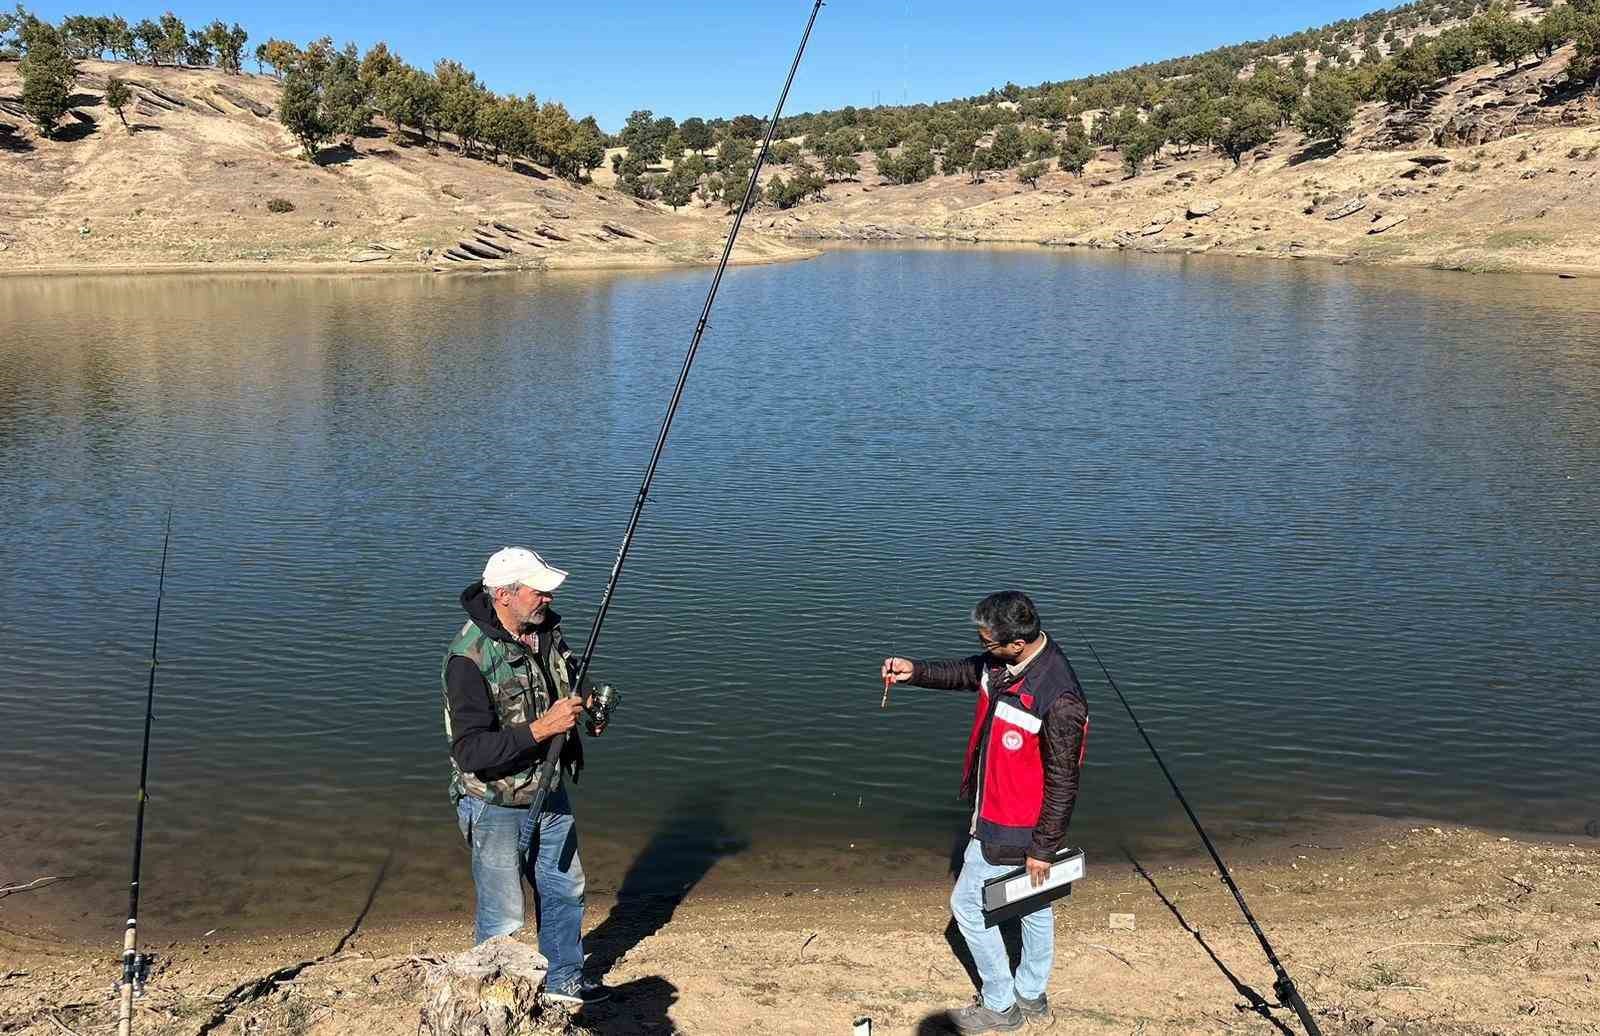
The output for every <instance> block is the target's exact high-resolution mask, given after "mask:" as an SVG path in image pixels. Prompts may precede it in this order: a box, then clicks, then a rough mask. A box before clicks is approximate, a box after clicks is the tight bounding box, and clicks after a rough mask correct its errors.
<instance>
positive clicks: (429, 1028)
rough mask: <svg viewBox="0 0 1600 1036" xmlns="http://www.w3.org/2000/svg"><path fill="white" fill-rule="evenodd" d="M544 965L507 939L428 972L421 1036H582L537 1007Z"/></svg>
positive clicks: (562, 1015) (552, 1010) (566, 1020)
mask: <svg viewBox="0 0 1600 1036" xmlns="http://www.w3.org/2000/svg"><path fill="white" fill-rule="evenodd" d="M545 970H546V968H545V959H544V957H542V956H540V954H539V952H538V951H537V950H535V949H534V948H533V947H531V946H526V945H524V944H522V943H520V942H517V941H516V940H515V939H513V938H511V937H510V936H509V935H501V936H497V937H495V938H493V939H490V940H489V941H488V942H486V943H482V944H481V945H478V946H475V947H473V948H472V949H470V950H468V951H467V952H465V953H463V954H461V955H460V956H457V957H455V958H452V959H451V960H448V961H446V962H445V963H444V964H441V965H438V966H436V967H432V968H429V969H428V977H427V982H428V995H427V999H426V1000H425V1001H424V1002H423V1005H422V1020H421V1026H420V1028H421V1031H423V1032H426V1033H429V1034H431V1036H534V1034H539V1036H549V1034H553V1033H574V1032H581V1031H582V1030H580V1029H577V1028H576V1027H574V1026H573V1025H572V1022H571V1018H570V1017H569V1016H568V1015H567V1013H566V1012H565V1011H563V1010H561V1009H559V1008H556V1007H551V1006H547V1005H545V1004H541V1003H540V1002H539V987H540V985H541V984H542V983H543V982H544V976H545Z"/></svg>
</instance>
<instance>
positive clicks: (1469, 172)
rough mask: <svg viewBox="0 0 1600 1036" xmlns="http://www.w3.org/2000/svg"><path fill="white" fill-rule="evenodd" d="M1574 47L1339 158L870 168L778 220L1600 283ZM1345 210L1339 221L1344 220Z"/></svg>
mask: <svg viewBox="0 0 1600 1036" xmlns="http://www.w3.org/2000/svg"><path fill="white" fill-rule="evenodd" d="M1570 56H1571V47H1570V46H1569V47H1566V48H1562V49H1561V50H1558V51H1556V53H1555V54H1554V55H1552V56H1551V57H1550V58H1549V59H1546V60H1543V61H1539V62H1532V63H1528V64H1524V65H1523V66H1522V67H1520V68H1517V69H1503V68H1500V69H1497V68H1495V67H1493V66H1488V65H1486V66H1480V67H1479V68H1477V69H1474V70H1473V71H1471V72H1468V73H1466V74H1464V75H1461V76H1458V77H1456V78H1455V79H1453V80H1450V81H1448V83H1447V84H1446V85H1444V86H1442V87H1440V88H1438V89H1436V90H1435V91H1434V92H1432V93H1430V94H1428V95H1427V96H1426V97H1424V98H1423V99H1422V100H1421V101H1420V102H1419V103H1418V105H1417V106H1415V107H1413V108H1410V109H1394V110H1391V109H1390V108H1389V107H1388V106H1386V105H1383V104H1368V105H1364V106H1363V107H1362V108H1361V109H1360V111H1359V112H1358V113H1357V120H1356V125H1355V128H1354V131H1353V132H1352V134H1351V137H1350V139H1349V141H1348V142H1347V144H1346V146H1345V147H1344V148H1343V149H1342V150H1340V151H1338V152H1337V153H1330V152H1329V151H1328V150H1326V149H1319V148H1316V147H1309V148H1308V147H1307V146H1306V145H1305V143H1304V142H1303V141H1302V139H1301V135H1300V134H1299V133H1298V132H1296V131H1293V130H1283V131H1281V132H1280V133H1279V134H1278V137H1277V139H1276V140H1275V141H1274V142H1273V143H1272V144H1271V145H1270V146H1268V147H1266V148H1262V149H1261V150H1259V151H1258V152H1256V153H1255V154H1254V155H1251V156H1247V157H1246V158H1245V160H1244V162H1243V164H1242V165H1241V166H1239V167H1238V168H1235V167H1234V165H1233V163H1232V162H1231V161H1230V160H1228V159H1227V158H1224V157H1221V156H1219V155H1218V154H1216V153H1215V152H1202V153H1198V154H1195V155H1193V156H1192V157H1186V156H1185V155H1184V154H1183V153H1182V152H1181V151H1178V152H1175V151H1168V152H1166V153H1165V154H1164V155H1163V156H1162V157H1161V158H1160V159H1158V160H1156V161H1155V162H1154V163H1153V164H1152V165H1153V168H1147V169H1146V170H1145V171H1144V172H1143V173H1141V174H1140V175H1138V176H1136V177H1133V178H1124V173H1123V171H1122V167H1121V161H1120V156H1118V155H1117V154H1116V153H1115V152H1114V151H1110V150H1108V149H1103V150H1102V153H1101V154H1100V155H1099V156H1098V157H1097V158H1096V159H1095V161H1094V162H1092V163H1091V164H1090V166H1089V167H1088V169H1087V170H1086V171H1085V174H1084V176H1082V177H1081V178H1075V177H1073V176H1071V175H1069V174H1067V173H1064V172H1059V171H1054V170H1052V172H1050V173H1049V174H1048V175H1047V176H1045V177H1044V178H1043V179H1042V180H1040V181H1039V184H1038V189H1037V190H1034V189H1029V188H1027V187H1025V186H1023V185H1022V184H1021V183H1019V182H1018V181H1017V180H1016V178H1015V174H1014V173H1001V174H997V173H991V174H986V178H985V179H984V180H983V181H982V182H972V181H971V180H970V179H969V178H968V177H967V176H965V175H960V176H937V177H934V178H933V179H931V180H928V181H925V182H923V183H920V184H914V185H911V186H904V187H902V186H885V185H881V184H879V182H878V180H879V178H878V177H877V176H876V175H874V174H875V168H874V165H873V160H872V156H871V154H867V155H865V156H863V165H864V167H865V168H864V169H863V172H862V175H861V177H860V178H859V179H858V180H855V181H851V182H846V183H840V184H835V185H832V186H830V188H829V190H828V196H829V197H828V200H827V201H825V202H822V203H820V204H814V205H804V206H800V207H797V208H794V209H791V210H788V211H786V212H782V213H776V212H774V213H770V214H767V215H766V216H765V218H763V219H762V220H761V221H760V223H759V224H758V225H759V226H760V227H761V228H762V229H764V230H767V231H769V232H773V233H779V234H784V235H787V236H789V237H790V238H792V239H796V240H804V239H811V240H827V239H844V240H895V239H926V240H946V241H972V242H997V243H998V242H1033V243H1040V244H1056V245H1084V246H1091V247H1102V248H1133V249H1141V250H1147V251H1174V252H1185V253H1188V252H1213V251H1215V252H1219V253H1224V254H1234V255H1263V254H1265V255H1269V256H1275V257H1294V258H1305V257H1313V256H1314V257H1321V258H1328V259H1334V260H1338V261H1354V262H1394V263H1406V264H1415V265H1427V266H1435V267H1439V268H1442V269H1459V270H1473V271H1489V270H1555V271H1569V272H1583V273H1590V274H1597V273H1600V107H1597V99H1596V98H1595V96H1594V95H1593V94H1592V93H1591V94H1581V93H1580V94H1574V93H1569V92H1565V91H1563V89H1562V88H1561V84H1562V80H1563V74H1562V70H1563V69H1564V68H1565V65H1566V62H1567V61H1568V60H1569V58H1570ZM1341 212H1343V213H1345V214H1344V215H1340V213H1341Z"/></svg>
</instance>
